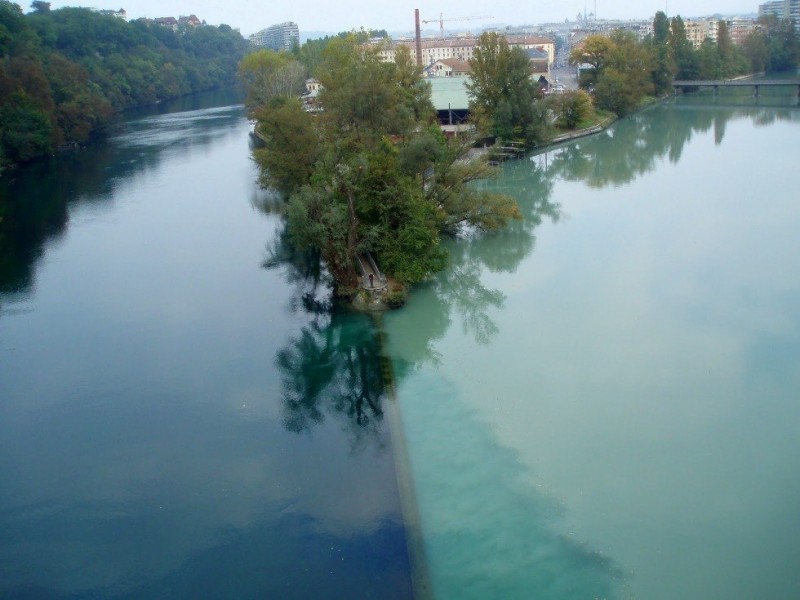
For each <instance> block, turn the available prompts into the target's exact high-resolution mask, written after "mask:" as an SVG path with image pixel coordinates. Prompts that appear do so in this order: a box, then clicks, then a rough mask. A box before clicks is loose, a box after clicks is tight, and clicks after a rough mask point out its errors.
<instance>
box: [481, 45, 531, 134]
mask: <svg viewBox="0 0 800 600" xmlns="http://www.w3.org/2000/svg"><path fill="white" fill-rule="evenodd" d="M469 62H470V67H471V75H470V82H469V83H468V84H467V93H468V95H469V99H470V100H469V109H470V114H471V116H472V119H473V121H474V122H475V124H476V126H477V127H478V130H479V131H480V132H481V133H483V134H485V135H492V136H496V137H499V138H501V139H506V140H514V139H518V140H524V141H525V142H527V143H535V142H539V141H541V140H542V138H543V135H544V130H545V126H546V116H545V112H544V110H543V109H542V107H541V106H539V105H537V103H536V100H537V94H538V84H536V83H535V82H534V81H533V80H532V79H531V69H530V60H529V59H528V56H527V54H526V53H525V51H524V50H522V49H521V48H519V47H517V46H514V47H511V46H509V44H508V41H507V40H506V38H505V37H504V36H501V35H499V34H497V33H494V32H489V33H484V34H482V35H481V37H480V39H479V40H478V45H477V47H476V48H475V51H474V53H473V57H472V59H470V61H469Z"/></svg>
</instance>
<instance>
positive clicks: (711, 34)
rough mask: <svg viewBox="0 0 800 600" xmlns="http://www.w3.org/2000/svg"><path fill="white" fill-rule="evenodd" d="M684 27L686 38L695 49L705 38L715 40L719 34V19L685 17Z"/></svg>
mask: <svg viewBox="0 0 800 600" xmlns="http://www.w3.org/2000/svg"><path fill="white" fill-rule="evenodd" d="M684 26H685V27H686V39H687V40H689V41H690V42H691V43H692V46H693V47H694V48H695V49H697V48H699V47H700V46H702V45H703V42H704V41H705V40H712V41H714V42H716V41H717V37H718V34H719V21H717V20H714V19H687V20H686V21H684Z"/></svg>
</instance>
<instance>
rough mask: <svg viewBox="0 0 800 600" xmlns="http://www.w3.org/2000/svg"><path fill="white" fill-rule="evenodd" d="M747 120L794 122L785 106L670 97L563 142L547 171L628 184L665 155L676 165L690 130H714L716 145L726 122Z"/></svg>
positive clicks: (601, 183) (594, 182)
mask: <svg viewBox="0 0 800 600" xmlns="http://www.w3.org/2000/svg"><path fill="white" fill-rule="evenodd" d="M740 119H750V120H751V121H752V122H753V123H754V124H756V125H770V124H772V123H774V122H775V121H779V120H785V121H794V122H796V121H798V120H800V114H798V111H796V110H792V109H786V108H782V109H781V108H768V107H746V106H745V107H742V108H722V107H720V106H719V105H713V104H711V105H709V103H708V99H707V98H702V97H701V98H696V97H686V98H679V99H677V100H673V101H671V102H669V103H668V104H666V105H665V106H659V107H658V110H645V111H643V112H641V113H638V114H636V115H633V116H632V117H629V118H627V119H623V120H622V121H620V122H618V123H617V124H616V125H615V126H614V128H613V129H610V130H607V131H604V132H602V133H600V134H597V135H593V136H590V137H587V138H585V139H582V140H580V141H579V142H576V143H573V144H568V145H566V146H563V147H561V148H558V149H556V150H554V151H550V152H548V154H549V155H550V160H549V172H550V173H551V174H552V175H555V176H558V177H561V178H563V179H565V180H567V181H581V182H584V183H585V184H586V185H588V186H589V187H593V188H603V187H606V186H619V185H624V184H627V183H629V182H630V181H631V180H632V179H633V178H634V177H637V176H639V175H643V174H645V173H648V172H650V171H652V170H653V169H655V168H656V166H657V164H658V162H659V161H660V160H661V159H663V158H665V157H666V158H668V159H669V161H670V162H672V163H677V162H678V161H679V160H680V158H681V155H682V153H683V149H684V147H685V146H686V144H687V143H688V142H689V141H690V140H691V139H692V136H693V135H694V134H695V133H705V132H707V131H709V130H711V129H713V130H714V141H715V143H716V144H717V145H719V144H720V143H722V141H723V139H724V136H725V131H726V127H727V125H728V123H729V122H731V121H735V120H740Z"/></svg>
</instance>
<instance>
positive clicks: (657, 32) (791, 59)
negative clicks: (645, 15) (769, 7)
mask: <svg viewBox="0 0 800 600" xmlns="http://www.w3.org/2000/svg"><path fill="white" fill-rule="evenodd" d="M799 61H800V44H798V38H797V35H796V33H795V30H794V27H793V26H792V23H791V22H789V21H785V20H784V21H782V20H778V19H776V18H775V17H774V16H769V17H764V18H761V19H759V21H758V27H757V28H756V29H755V30H754V31H753V32H751V33H750V34H749V35H748V36H747V38H745V40H744V41H743V43H742V44H741V46H737V45H735V44H734V43H733V41H732V39H731V35H730V31H729V29H728V26H727V24H726V22H725V21H720V22H719V24H718V31H717V39H716V40H712V39H710V38H707V39H706V40H705V41H704V42H703V43H702V44H701V45H700V47H699V48H694V46H693V45H692V43H691V42H690V41H689V40H688V38H687V36H686V25H685V23H684V22H683V19H682V18H681V17H680V16H677V17H674V18H672V19H671V20H670V19H668V18H667V16H666V15H665V14H664V13H663V12H661V11H659V12H658V13H656V15H655V18H654V20H653V34H652V35H650V36H648V37H647V38H646V39H645V40H644V41H641V42H640V41H638V40H637V39H636V37H635V36H634V35H633V34H632V33H630V32H626V31H622V30H617V31H614V32H612V33H611V34H610V35H609V36H603V35H591V36H589V37H588V38H586V39H585V40H584V41H583V42H582V43H581V44H580V45H579V46H577V47H576V48H575V49H573V51H572V53H571V54H570V62H572V63H573V64H587V65H590V67H591V68H590V69H588V70H585V71H583V72H582V73H581V80H580V85H581V87H582V88H585V89H590V90H592V91H593V93H594V103H595V105H596V106H597V107H598V108H600V109H604V110H610V111H612V112H614V113H616V114H617V115H620V116H622V115H625V114H628V113H629V112H630V111H632V110H633V109H635V108H636V107H637V106H639V105H640V104H641V102H642V100H643V99H644V98H646V97H648V96H662V95H664V94H667V93H668V92H669V91H670V89H671V85H672V81H673V80H675V79H683V80H701V79H726V78H731V77H735V76H738V75H744V74H748V73H759V72H763V71H767V72H777V71H785V70H790V69H793V68H797V65H798V62H799Z"/></svg>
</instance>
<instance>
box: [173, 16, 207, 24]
mask: <svg viewBox="0 0 800 600" xmlns="http://www.w3.org/2000/svg"><path fill="white" fill-rule="evenodd" d="M202 24H203V22H202V21H201V20H200V19H198V18H197V15H189V16H188V17H183V16H181V17H178V26H179V27H200V25H202Z"/></svg>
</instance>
